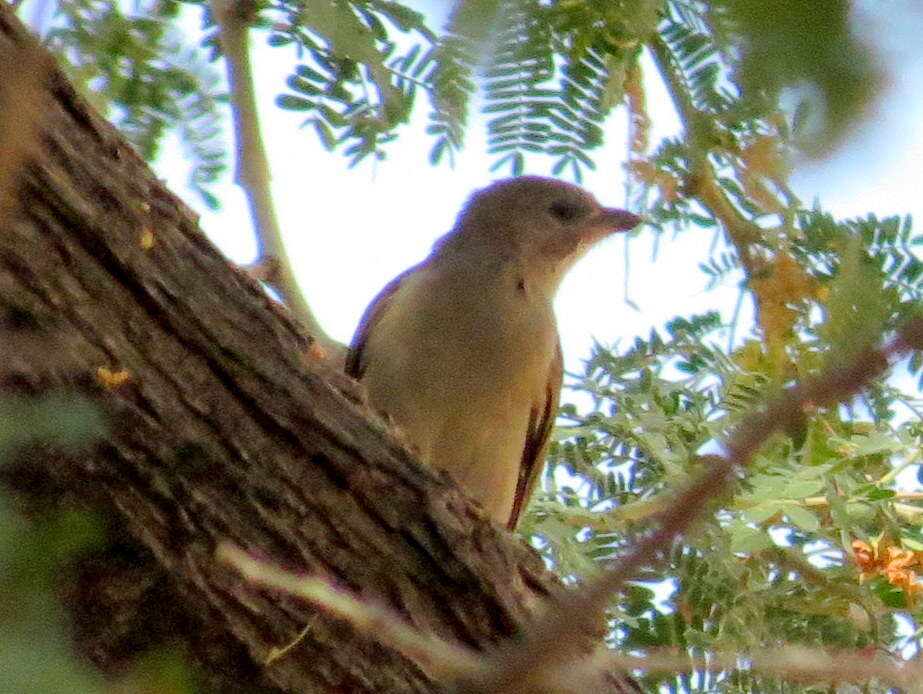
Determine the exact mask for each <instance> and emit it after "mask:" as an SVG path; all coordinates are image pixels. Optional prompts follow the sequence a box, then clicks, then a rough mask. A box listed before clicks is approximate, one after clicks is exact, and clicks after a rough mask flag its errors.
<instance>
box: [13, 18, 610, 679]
mask: <svg viewBox="0 0 923 694" xmlns="http://www.w3.org/2000/svg"><path fill="white" fill-rule="evenodd" d="M29 45H30V44H29V42H28V40H27V37H26V35H25V33H24V30H23V28H22V26H21V25H20V24H19V22H18V21H17V20H16V18H15V17H14V16H12V14H11V12H10V11H9V10H8V9H7V8H6V7H5V6H4V5H3V4H2V3H0V49H2V50H4V51H6V52H7V54H8V55H13V54H15V52H16V51H19V50H27V47H28V46H29ZM10 51H12V52H13V53H10ZM42 98H43V99H44V106H43V109H42V119H41V123H40V126H39V138H38V143H39V146H38V149H36V150H35V151H34V153H33V156H32V157H31V158H30V159H29V160H28V161H26V162H25V163H24V165H23V166H22V167H21V168H20V169H19V172H18V175H17V177H16V182H15V187H14V188H13V202H12V203H11V204H10V205H9V206H8V209H7V213H6V214H5V216H4V218H3V219H2V220H0V226H2V229H0V234H2V236H0V320H2V321H3V323H2V326H3V332H4V333H5V337H4V338H3V348H4V350H5V351H6V352H7V354H6V356H5V358H4V359H3V361H2V363H0V383H2V386H3V388H4V390H5V392H10V391H11V390H15V391H17V392H21V393H29V394H33V393H39V392H47V391H51V390H54V391H60V390H61V389H78V390H80V391H82V392H92V393H93V395H94V397H96V398H98V400H99V402H100V403H101V404H102V405H103V406H104V407H105V409H106V411H107V413H108V422H109V426H108V434H107V436H106V438H105V440H103V441H100V442H98V443H97V444H95V445H94V446H93V448H92V450H91V451H90V452H89V453H86V454H84V455H80V456H74V455H71V456H68V457H62V456H61V455H52V454H51V453H49V452H47V451H43V450H42V449H41V448H36V449H34V450H31V451H30V455H28V456H26V457H20V459H19V461H18V462H17V463H16V465H15V466H13V467H12V468H11V469H8V470H7V475H6V476H7V478H8V480H9V481H10V482H11V483H12V484H14V485H16V486H18V487H19V489H20V490H21V491H24V493H26V494H27V495H28V496H29V498H30V499H31V501H32V503H33V504H34V505H37V506H41V505H42V504H50V503H60V501H61V499H62V498H67V499H70V500H77V501H78V502H79V503H82V504H85V505H92V506H93V508H95V509H96V510H97V511H98V512H99V513H102V514H103V515H104V517H105V518H106V519H107V520H108V527H109V529H110V530H109V535H108V539H107V542H106V543H105V546H103V547H100V548H99V549H98V550H97V551H96V552H95V554H94V556H91V557H85V558H83V560H82V561H81V562H80V563H79V565H78V566H77V567H75V571H77V572H79V575H77V576H75V577H74V578H73V579H72V580H71V592H70V594H69V601H70V602H71V603H72V612H73V614H74V617H75V620H74V621H75V629H76V632H75V638H76V641H77V643H78V645H79V648H80V650H81V652H82V653H84V654H85V655H86V656H87V657H89V658H90V659H92V660H93V661H94V662H95V663H96V664H97V665H99V666H101V667H103V668H104V669H108V670H117V669H118V668H119V667H121V666H122V665H124V664H125V663H126V662H128V661H130V660H131V659H132V658H134V657H135V656H136V655H137V654H139V653H141V652H144V651H145V650H147V649H149V648H151V647H154V646H157V645H158V644H161V643H164V642H167V641H175V640H177V639H179V640H181V641H184V642H186V643H187V644H188V645H189V647H190V649H191V651H192V652H193V653H194V654H195V655H196V657H197V659H198V660H199V661H200V662H201V663H204V664H205V666H204V667H203V672H204V673H206V676H207V679H208V682H209V684H208V686H207V687H206V689H208V690H211V691H235V692H242V691H265V692H389V693H392V692H432V691H438V690H439V687H438V685H437V684H435V683H433V682H431V681H430V680H429V679H428V678H427V677H426V675H425V674H424V673H423V672H422V671H421V670H420V669H419V668H417V667H416V666H415V665H414V664H413V663H411V662H409V661H408V660H406V659H405V658H403V657H402V656H401V655H400V654H398V653H396V652H395V651H393V650H391V649H389V648H388V645H387V644H386V643H379V642H377V641H376V640H374V639H371V638H368V637H365V636H360V635H358V634H356V633H355V632H354V631H353V630H352V628H351V627H350V626H348V625H347V624H344V623H343V622H341V621H338V620H336V619H333V618H330V617H328V616H327V615H326V614H324V613H322V612H319V611H318V610H317V609H315V608H313V607H312V606H311V605H309V604H305V603H303V602H299V601H296V600H294V599H291V598H288V597H285V596H280V595H276V594H272V593H271V592H269V591H266V590H260V589H257V588H254V587H253V586H249V585H247V584H245V583H244V582H242V581H241V579H240V578H239V577H238V576H237V575H236V574H235V573H234V572H232V571H231V570H230V569H228V568H227V567H224V566H221V565H220V564H218V563H216V561H215V559H214V549H215V546H216V543H218V542H219V541H221V540H231V541H232V542H234V543H236V544H238V545H239V546H241V547H243V548H245V549H247V550H249V551H252V552H253V553H255V554H257V555H259V556H262V557H265V558H267V559H269V560H272V561H274V562H276V563H279V564H282V565H284V566H287V567H290V568H292V569H295V570H298V571H304V572H320V573H322V574H324V575H326V576H329V577H330V578H332V579H334V580H335V581H337V582H338V583H339V584H341V585H342V586H344V587H346V588H348V589H350V590H353V591H355V592H356V593H358V594H360V595H361V596H363V597H365V598H368V599H373V600H377V601H380V602H382V603H384V604H387V605H389V606H391V607H392V608H393V609H395V610H396V611H398V612H399V613H400V614H402V615H404V616H405V617H406V618H407V619H408V620H409V621H410V622H412V623H413V624H415V625H418V626H419V627H420V628H423V629H426V630H429V631H433V632H435V633H437V634H440V635H442V636H444V637H445V638H447V639H451V640H455V641H458V642H461V643H463V644H467V645H470V646H474V647H478V648H484V647H487V646H488V645H490V644H493V643H496V642H498V641H499V640H501V639H504V638H506V637H509V636H511V635H513V634H514V633H515V632H516V630H517V629H518V628H519V627H521V626H522V625H523V624H524V623H525V622H526V620H527V618H528V615H529V613H530V610H532V609H534V607H535V605H536V603H537V601H539V600H541V599H544V598H546V597H547V596H548V595H549V594H551V593H553V592H554V591H555V590H557V588H558V586H557V583H556V581H555V579H554V578H553V577H552V576H551V575H549V573H548V572H547V571H546V570H545V569H544V567H543V565H542V563H541V561H540V560H539V559H538V558H537V557H536V556H535V554H534V553H533V552H532V551H531V550H530V549H529V548H528V547H526V546H525V545H523V543H522V542H521V541H520V540H518V539H517V538H515V537H514V536H512V535H510V534H508V533H507V532H505V531H504V530H503V529H501V528H498V527H496V526H494V525H493V524H491V523H490V522H489V521H487V520H486V519H485V518H484V517H483V515H482V514H481V513H480V512H479V511H478V510H477V509H476V508H475V507H474V506H473V505H472V504H471V503H470V502H469V501H468V500H467V499H466V498H464V496H463V495H462V494H461V493H460V492H459V491H457V489H456V487H455V486H454V485H453V484H452V483H450V482H449V481H448V480H446V479H443V478H442V477H440V476H438V475H436V474H434V473H432V472H430V471H428V470H426V469H424V468H422V467H421V466H420V465H419V464H418V463H417V462H416V461H415V460H414V459H413V457H412V456H411V455H410V454H408V453H407V452H406V451H405V450H404V449H403V448H402V447H401V446H400V444H399V443H397V442H396V441H395V440H394V438H393V437H392V436H391V435H390V434H389V432H388V431H387V428H386V426H385V425H384V424H383V423H382V422H381V421H380V420H378V419H377V418H376V417H375V416H374V415H373V414H372V413H370V412H369V411H368V409H367V408H366V407H365V406H364V405H363V404H362V402H361V398H360V397H358V396H357V394H356V391H355V388H354V385H353V384H352V383H351V382H349V381H348V379H346V378H345V377H343V376H342V375H340V374H338V373H337V372H336V371H335V370H333V369H332V368H331V367H329V366H328V365H327V364H325V363H324V362H323V361H322V360H318V359H315V358H312V357H311V356H309V350H308V345H309V340H308V339H306V337H305V336H304V335H303V334H302V332H301V331H300V330H299V327H298V326H297V325H296V324H294V323H293V321H292V320H291V319H290V318H289V316H288V315H287V314H286V312H285V311H284V310H283V309H281V308H280V307H279V306H278V305H277V304H275V303H274V301H273V300H272V299H270V298H269V297H268V296H267V295H266V293H265V292H264V291H263V290H262V289H261V288H260V287H259V286H258V285H257V284H256V283H255V282H254V281H252V280H251V279H250V278H249V277H248V276H246V275H245V274H244V273H242V272H240V271H238V270H237V269H235V268H234V267H233V266H231V265H230V264H229V263H228V262H227V260H226V259H225V258H224V257H222V255H221V254H220V253H219V252H218V251H217V250H216V249H215V248H214V246H213V245H212V244H211V243H210V242H209V241H208V240H207V239H206V238H205V236H204V235H203V234H202V232H201V231H200V230H199V228H198V225H197V221H196V218H195V215H194V214H193V213H192V212H191V211H190V210H189V209H188V208H187V207H186V206H185V205H184V204H183V203H182V202H181V201H180V200H179V199H178V198H176V197H175V196H174V195H172V194H171V193H170V192H169V191H167V190H166V189H165V188H164V187H163V186H162V185H161V183H160V182H159V181H158V180H157V179H156V177H155V176H154V175H153V174H152V173H151V171H150V170H149V169H148V167H147V165H146V164H145V163H144V162H143V161H142V160H141V159H140V158H139V157H138V156H137V155H136V153H135V152H134V151H133V150H132V149H131V148H130V147H129V146H128V145H127V144H126V143H125V142H124V140H123V139H122V138H121V137H120V136H119V134H118V133H117V132H116V131H115V129H114V128H113V127H111V126H110V125H109V124H108V123H107V122H105V121H104V120H103V119H102V118H101V117H100V116H99V115H98V114H96V113H95V112H94V111H93V109H92V108H90V107H89V106H88V104H87V103H86V102H85V101H84V100H83V99H82V98H80V97H79V96H78V95H76V94H75V92H74V90H73V89H72V88H71V87H70V86H69V85H68V84H67V82H66V80H65V79H64V77H63V76H62V75H61V73H60V72H59V71H57V70H55V69H51V70H50V71H49V74H48V75H47V79H45V80H44V82H43V86H42ZM17 336H20V337H23V338H24V339H23V340H19V339H18V338H17ZM36 338H38V339H39V340H40V343H41V344H39V343H37V342H36V341H35V340H36ZM24 345H32V346H33V347H35V348H34V349H32V348H25V347H24ZM40 346H41V347H42V348H39V347H40ZM100 367H104V368H106V369H109V370H110V371H112V372H117V371H119V370H125V372H126V373H127V375H129V378H128V380H126V381H125V382H123V383H121V384H115V382H109V383H108V385H104V384H103V383H102V382H101V380H100V378H99V371H98V370H99V368H100ZM306 625H309V626H310V628H309V629H308V630H307V632H306V633H305V635H304V637H303V638H302V640H301V642H300V643H299V645H298V646H297V647H296V648H294V649H293V650H292V651H291V652H290V653H289V654H288V655H287V656H285V657H283V658H280V659H279V660H276V661H275V662H273V663H272V664H270V665H263V664H262V663H264V661H265V659H266V657H267V655H268V654H269V653H270V651H271V649H273V648H275V647H279V646H282V645H284V644H286V643H288V642H289V641H290V640H292V639H293V638H295V637H296V635H298V634H299V633H300V632H301V631H302V630H303V628H304V627H305V626H306ZM612 691H618V686H617V685H613V689H612Z"/></svg>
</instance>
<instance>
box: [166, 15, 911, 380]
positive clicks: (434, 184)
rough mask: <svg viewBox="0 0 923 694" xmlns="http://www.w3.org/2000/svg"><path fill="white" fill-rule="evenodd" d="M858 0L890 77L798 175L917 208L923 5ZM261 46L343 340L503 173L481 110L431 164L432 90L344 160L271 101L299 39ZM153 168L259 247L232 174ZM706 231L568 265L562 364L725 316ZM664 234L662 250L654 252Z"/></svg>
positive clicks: (616, 188)
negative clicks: (862, 119)
mask: <svg viewBox="0 0 923 694" xmlns="http://www.w3.org/2000/svg"><path fill="white" fill-rule="evenodd" d="M432 1H434V2H435V1H438V3H439V7H438V9H437V10H436V11H437V12H439V11H440V10H442V11H444V7H445V3H444V0H432ZM861 4H862V5H864V6H866V7H868V8H870V10H868V11H866V12H865V13H863V14H862V16H861V18H860V21H859V22H857V26H859V27H861V29H862V30H863V31H864V32H865V34H866V35H867V36H869V37H870V39H871V42H872V43H873V45H875V46H876V47H878V48H880V52H881V54H882V59H883V60H885V61H887V63H888V64H889V65H890V69H889V72H890V78H891V81H890V84H889V85H888V87H887V89H886V90H885V93H884V95H883V97H882V99H881V101H880V102H879V104H878V105H877V107H876V109H875V111H874V113H873V114H872V116H871V117H870V118H869V119H868V120H867V122H866V123H865V124H864V125H863V126H862V127H861V129H860V130H859V131H858V132H857V133H855V134H854V135H853V136H852V137H851V138H850V139H849V141H847V142H846V143H845V144H844V145H843V146H842V147H841V149H840V150H839V152H838V153H836V154H835V155H834V156H833V157H831V158H830V159H828V160H826V161H824V162H820V163H818V162H814V163H810V164H808V165H803V166H801V167H799V169H798V170H797V171H796V175H795V177H794V181H793V187H794V189H795V192H796V193H797V194H798V195H799V196H800V197H801V198H802V200H803V201H805V202H806V203H810V202H811V201H812V200H814V199H815V198H817V199H820V200H821V201H822V203H823V206H824V208H825V209H827V210H829V211H831V212H833V213H834V214H837V215H840V216H852V215H856V214H864V213H867V212H870V211H873V212H875V213H876V214H878V215H880V216H884V215H886V214H892V213H906V212H921V211H923V210H921V209H920V206H921V202H920V193H919V183H918V181H919V178H920V169H921V153H923V129H921V128H920V127H919V120H920V113H921V110H923V109H921V105H923V104H921V99H923V96H921V95H923V89H921V85H923V64H921V63H923V61H920V60H919V57H920V50H919V48H918V45H919V35H920V29H921V27H923V21H921V11H920V10H919V8H918V7H917V6H916V4H915V3H913V2H912V0H893V2H891V3H889V4H888V6H887V7H888V10H889V11H888V12H887V15H886V16H880V15H881V10H880V7H881V6H880V5H876V4H875V3H873V2H872V1H871V0H866V1H865V2H863V3H861ZM430 7H433V5H430ZM188 11H189V12H190V15H191V16H190V20H191V22H190V25H191V26H198V23H199V21H200V19H199V15H198V8H195V7H193V6H189V10H188ZM257 39H259V35H257ZM255 46H256V50H255V51H254V63H255V71H256V74H257V75H258V76H259V77H258V91H259V95H258V96H259V103H260V104H261V116H262V119H263V130H264V136H265V140H266V145H267V148H268V151H269V157H270V161H271V163H272V169H273V176H274V185H273V189H274V193H275V198H276V204H277V207H278V212H279V216H280V220H281V225H282V228H283V230H284V234H285V237H286V242H287V245H288V247H289V249H290V254H291V256H292V258H293V260H294V265H295V271H296V274H297V276H298V277H299V279H300V282H301V285H302V287H303V289H304V291H305V294H306V296H307V297H308V300H309V302H310V303H311V305H312V307H313V308H314V310H315V312H316V313H317V315H318V316H319V318H320V320H321V322H322V324H323V325H324V327H325V329H326V330H327V331H328V332H329V333H331V334H332V335H333V336H334V337H335V338H337V339H339V340H342V341H344V342H345V341H348V340H349V339H350V337H351V335H352V332H353V330H354V329H355V326H356V323H357V322H358V319H359V316H360V314H361V312H362V310H363V309H364V308H365V306H366V305H367V304H368V302H369V301H370V300H371V299H372V297H373V296H374V295H375V294H376V293H377V291H378V290H379V289H380V288H381V287H382V286H383V285H384V284H385V283H386V282H387V281H388V280H389V279H390V278H391V277H393V276H394V275H396V274H397V273H398V272H400V271H401V270H403V269H405V268H406V267H408V266H409V265H411V264H413V263H415V262H417V261H419V260H420V259H422V258H423V257H424V256H425V255H426V254H427V252H428V251H429V248H430V246H431V244H432V242H433V241H434V240H435V239H436V238H438V237H439V236H440V235H442V234H443V233H445V232H446V231H448V229H449V228H450V227H451V225H452V222H453V220H454V217H455V215H456V214H457V212H458V210H459V209H460V207H461V205H462V204H463V202H464V201H465V199H466V198H467V197H468V195H469V194H470V193H471V191H472V190H474V189H477V188H480V187H483V186H484V185H486V184H487V183H489V182H490V181H491V180H493V179H494V178H497V177H498V176H497V174H492V173H491V172H490V171H489V167H490V164H491V159H489V158H488V157H487V156H486V154H485V153H484V151H485V147H484V139H483V135H482V130H483V128H481V127H480V125H481V121H478V119H473V120H472V127H471V129H470V131H469V135H468V147H467V149H466V150H465V151H464V152H462V153H461V155H460V156H459V157H458V158H457V164H456V167H455V168H454V169H450V168H448V166H445V165H443V166H440V167H439V168H433V167H431V166H429V164H428V162H427V154H428V152H429V149H430V147H431V146H432V140H431V139H430V138H429V137H428V136H426V135H425V134H423V128H424V127H425V122H426V119H425V114H426V112H427V109H428V105H427V103H426V99H425V96H424V95H423V94H422V93H421V94H419V95H418V105H417V112H418V115H419V116H421V117H420V118H418V119H416V122H415V123H412V124H411V125H410V126H407V127H405V128H404V130H403V131H402V132H401V137H400V138H399V139H398V140H397V141H396V142H394V143H392V144H391V145H389V148H388V150H387V152H388V157H387V159H386V160H385V161H384V162H379V163H372V162H365V163H363V164H360V165H359V166H358V167H357V168H355V169H348V168H347V167H346V159H345V158H344V157H343V156H342V155H340V154H337V153H328V152H326V151H324V150H323V149H322V148H321V147H320V146H319V145H318V144H317V143H316V139H315V136H314V134H313V131H312V130H310V129H304V130H301V129H299V128H298V125H299V123H300V121H301V119H302V117H303V116H302V115H300V114H297V113H292V112H285V111H281V110H279V109H278V108H277V107H276V106H275V105H274V100H275V96H276V95H277V94H278V93H280V92H282V91H285V87H284V79H285V77H286V76H287V75H288V74H289V71H290V69H291V66H292V65H293V63H294V56H293V53H292V52H290V51H286V50H284V49H270V48H267V47H266V46H264V45H263V43H262V41H260V40H257V41H255ZM898 66H899V67H898ZM655 85H656V82H655V81H653V80H652V87H654V86H655ZM648 104H649V110H650V113H651V115H652V117H653V120H654V126H655V132H654V133H653V137H652V138H651V141H652V142H656V141H657V140H658V138H659V136H661V135H663V134H669V133H671V132H673V131H675V129H676V128H677V127H678V125H677V120H676V117H675V115H674V113H673V109H672V106H671V104H670V103H669V100H668V99H667V98H666V96H665V94H663V93H662V92H660V91H659V90H657V89H654V90H653V91H652V93H651V94H650V95H649V98H648ZM606 133H607V140H608V142H609V144H608V146H607V147H606V148H605V149H603V150H601V151H599V152H596V153H594V154H593V157H594V159H595V160H596V161H597V164H598V169H597V171H595V172H590V173H588V175H587V176H586V178H585V180H584V182H583V184H584V186H585V187H587V188H588V189H590V190H592V191H593V192H594V193H595V194H596V196H597V197H598V198H599V199H600V200H601V201H602V202H603V203H604V204H608V205H612V206H621V205H623V204H624V202H625V188H624V185H625V182H624V175H623V170H622V163H623V162H624V160H625V147H624V142H625V140H626V124H625V114H624V111H623V110H621V109H620V110H619V111H618V112H616V113H615V114H614V115H613V117H612V118H611V119H610V122H609V123H608V125H607V127H606ZM532 161H533V165H532V168H531V169H530V170H529V172H530V173H538V174H547V173H548V172H549V171H550V167H551V164H552V162H551V161H550V160H544V159H541V158H539V159H535V160H532ZM156 168H157V171H158V174H159V175H160V176H162V177H163V178H165V179H166V181H167V183H168V185H169V186H170V187H171V188H172V189H173V190H174V191H175V192H177V193H178V194H180V195H182V196H183V197H185V198H186V200H187V201H188V202H189V203H190V205H192V206H193V207H194V208H197V209H199V210H200V211H201V212H202V225H203V228H204V229H205V231H206V232H207V233H208V234H209V235H210V236H211V238H212V239H213V240H214V241H215V242H216V243H217V244H218V245H219V246H220V247H221V248H222V249H223V250H224V251H225V253H227V255H228V256H229V258H231V259H232V260H234V261H237V262H241V263H246V262H249V261H251V260H252V259H253V254H254V243H253V236H252V232H251V228H250V221H249V214H248V212H247V208H246V204H245V202H244V198H243V194H242V193H241V191H240V190H239V189H238V188H237V187H236V186H234V185H233V184H232V183H230V181H229V180H228V181H226V182H225V183H223V184H221V185H218V186H216V187H215V189H214V191H215V193H216V194H217V196H218V198H219V199H220V200H221V201H222V209H221V210H220V211H219V212H218V213H211V212H208V211H205V210H202V206H201V204H200V203H199V201H198V199H197V198H196V197H195V194H194V193H189V192H188V191H187V190H186V188H185V179H186V175H187V171H188V170H187V167H186V165H185V164H184V162H182V161H181V159H180V158H179V155H178V149H177V148H176V147H168V148H166V150H165V155H164V156H163V157H161V160H160V161H159V162H158V164H157V166H156ZM228 178H230V177H228ZM641 212H643V210H642V211H641ZM712 240H713V239H712V234H711V232H688V233H685V234H683V235H681V236H680V237H678V238H674V237H672V235H667V236H664V237H662V238H660V239H659V242H658V241H657V239H656V237H655V235H654V233H653V232H652V231H651V230H650V229H643V228H642V230H641V231H640V233H636V234H635V235H634V236H633V237H631V238H627V237H624V236H623V237H620V238H613V239H610V240H608V241H606V242H604V243H603V244H601V245H600V246H599V247H598V248H596V249H595V250H594V251H593V252H591V253H590V255H589V256H588V257H587V258H585V259H584V260H583V261H581V263H580V264H579V265H578V266H577V267H576V268H575V269H574V270H573V271H572V272H571V273H570V275H569V277H568V278H567V280H566V281H565V283H564V285H563V286H562V288H561V291H560V294H559V297H558V301H557V304H556V307H557V312H558V320H559V325H560V331H561V334H562V338H563V342H564V352H565V355H566V361H567V366H568V368H569V369H571V370H576V369H579V366H580V363H581V360H582V359H583V358H585V357H586V356H587V354H588V352H589V347H590V345H591V344H592V340H593V339H594V338H595V339H598V340H600V341H602V342H604V343H608V342H613V341H615V340H618V339H619V338H625V339H630V338H631V337H633V336H634V335H636V334H640V335H646V334H647V333H648V332H649V330H650V329H651V328H652V327H661V326H662V324H663V323H664V321H666V320H668V319H670V318H672V317H673V316H676V315H688V314H689V313H692V312H701V311H704V310H707V309H709V308H718V309H721V310H722V312H723V315H724V316H725V318H729V317H730V315H731V312H732V310H733V306H734V304H735V302H736V300H737V289H736V287H734V286H726V287H723V288H719V289H718V290H717V291H711V292H707V293H706V292H705V289H704V288H705V283H706V277H705V275H704V274H702V273H701V271H700V270H699V269H698V264H699V263H700V262H701V261H703V260H704V259H705V258H707V256H708V251H709V247H710V246H711V244H712ZM655 249H656V250H657V261H656V262H655V263H651V262H650V261H651V258H652V256H653V254H654V251H655ZM626 268H627V273H628V275H627V276H628V281H627V287H628V289H627V292H628V294H627V296H628V298H629V299H630V300H631V301H632V302H633V303H634V304H635V305H636V306H637V309H635V308H632V307H631V306H630V305H629V304H628V303H627V302H626V301H625V297H626V293H625V292H626V289H625V287H626ZM746 325H747V323H746V322H744V323H742V327H745V326H746Z"/></svg>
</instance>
